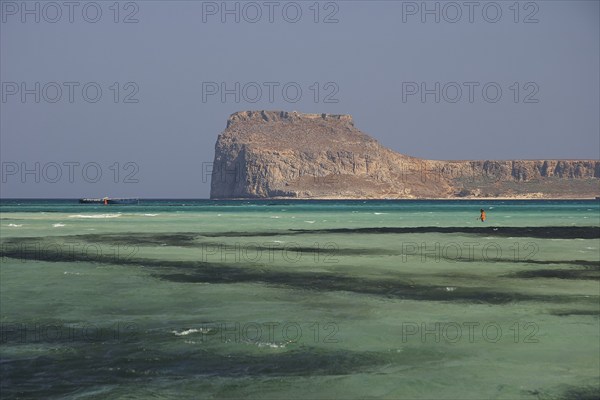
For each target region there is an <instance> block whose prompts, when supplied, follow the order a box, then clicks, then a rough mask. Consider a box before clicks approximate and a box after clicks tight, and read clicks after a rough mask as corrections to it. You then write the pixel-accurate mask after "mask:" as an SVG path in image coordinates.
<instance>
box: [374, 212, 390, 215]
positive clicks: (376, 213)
mask: <svg viewBox="0 0 600 400" xmlns="http://www.w3.org/2000/svg"><path fill="white" fill-rule="evenodd" d="M373 214H375V215H384V214H386V215H387V214H389V213H378V212H374V213H373Z"/></svg>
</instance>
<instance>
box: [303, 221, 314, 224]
mask: <svg viewBox="0 0 600 400" xmlns="http://www.w3.org/2000/svg"><path fill="white" fill-rule="evenodd" d="M304 222H306V223H307V224H314V223H315V221H304Z"/></svg>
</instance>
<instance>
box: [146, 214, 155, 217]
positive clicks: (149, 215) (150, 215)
mask: <svg viewBox="0 0 600 400" xmlns="http://www.w3.org/2000/svg"><path fill="white" fill-rule="evenodd" d="M157 215H158V214H144V216H146V217H156V216H157Z"/></svg>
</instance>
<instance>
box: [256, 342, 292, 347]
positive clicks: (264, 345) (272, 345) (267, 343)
mask: <svg viewBox="0 0 600 400" xmlns="http://www.w3.org/2000/svg"><path fill="white" fill-rule="evenodd" d="M256 345H257V346H258V347H269V348H271V349H283V348H285V346H286V345H287V343H272V342H259V343H257V344H256Z"/></svg>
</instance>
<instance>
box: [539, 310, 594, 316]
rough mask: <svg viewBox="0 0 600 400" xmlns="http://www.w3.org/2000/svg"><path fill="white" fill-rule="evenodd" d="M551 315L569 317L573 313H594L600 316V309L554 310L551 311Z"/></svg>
mask: <svg viewBox="0 0 600 400" xmlns="http://www.w3.org/2000/svg"><path fill="white" fill-rule="evenodd" d="M550 315H556V316H558V317H568V316H571V315H593V316H595V317H598V316H600V310H553V311H550Z"/></svg>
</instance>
